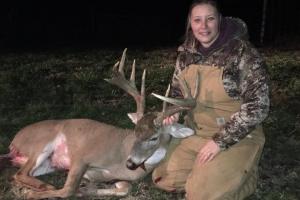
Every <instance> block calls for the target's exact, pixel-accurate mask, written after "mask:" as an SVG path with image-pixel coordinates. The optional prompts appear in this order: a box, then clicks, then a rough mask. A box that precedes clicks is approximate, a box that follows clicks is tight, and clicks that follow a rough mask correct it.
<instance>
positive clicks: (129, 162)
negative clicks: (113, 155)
mask: <svg viewBox="0 0 300 200" xmlns="http://www.w3.org/2000/svg"><path fill="white" fill-rule="evenodd" d="M126 167H127V168H128V169H130V170H135V169H136V168H138V165H137V164H135V163H134V162H133V161H132V160H131V159H130V158H129V159H128V160H127V161H126Z"/></svg>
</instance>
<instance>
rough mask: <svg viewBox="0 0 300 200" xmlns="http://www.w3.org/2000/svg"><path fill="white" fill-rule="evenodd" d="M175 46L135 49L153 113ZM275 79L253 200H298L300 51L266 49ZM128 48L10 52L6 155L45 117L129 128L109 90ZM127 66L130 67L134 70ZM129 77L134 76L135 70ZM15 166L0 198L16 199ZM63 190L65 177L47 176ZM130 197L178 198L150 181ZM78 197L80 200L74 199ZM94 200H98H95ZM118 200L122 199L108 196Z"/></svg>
mask: <svg viewBox="0 0 300 200" xmlns="http://www.w3.org/2000/svg"><path fill="white" fill-rule="evenodd" d="M175 50H176V49H175V48H165V49H156V50H141V49H129V50H128V51H127V58H128V59H127V62H126V65H127V66H130V65H131V63H132V61H133V58H135V59H136V63H137V75H136V77H137V80H136V82H137V85H138V87H139V85H140V79H139V78H138V77H141V73H142V71H143V69H147V78H146V94H147V109H151V110H158V109H160V107H161V102H160V101H158V100H156V99H154V98H153V97H151V96H150V95H149V94H150V93H151V92H156V93H160V94H162V93H164V91H165V89H166V87H167V84H168V83H169V81H170V80H171V76H172V72H173V65H174V63H175V58H176V53H175ZM261 51H262V53H263V55H264V57H265V59H266V62H267V65H268V69H269V73H270V78H271V85H272V93H271V101H272V105H271V111H270V114H269V117H268V118H267V119H266V120H265V122H264V124H263V125H264V129H265V134H266V139H267V140H266V145H265V149H264V152H263V156H262V160H261V163H260V174H261V176H260V179H259V186H258V189H257V192H256V193H255V194H253V195H252V196H251V197H249V198H248V200H261V199H266V200H277V199H278V200H281V199H283V200H296V199H298V197H299V196H300V186H299V181H300V179H299V176H300V157H299V155H300V133H299V127H300V123H299V121H300V120H299V119H300V115H299V108H300V105H299V104H300V103H299V96H300V77H299V76H300V75H299V74H300V52H299V51H279V50H268V49H261ZM121 52H122V49H114V50H111V49H105V50H103V49H101V50H97V49H89V50H87V49H85V50H80V49H79V50H74V49H73V50H70V49H68V50H67V49H64V50H56V51H43V52H23V53H6V54H2V55H1V56H0V94H1V95H0V113H1V115H0V153H7V151H8V148H7V147H8V145H9V143H10V141H11V140H12V138H13V137H14V135H15V133H16V132H17V131H18V130H19V129H20V128H22V127H24V126H25V125H27V124H30V123H33V122H37V121H40V120H44V119H62V118H91V119H95V120H98V121H102V122H106V123H109V124H114V125H116V126H120V127H124V128H131V127H132V124H131V123H130V121H129V119H127V117H126V113H127V112H132V111H133V110H134V109H135V105H134V101H133V100H132V98H131V97H129V96H127V95H126V94H124V92H122V91H121V90H119V89H117V88H115V87H114V86H111V85H109V84H108V83H106V82H105V81H103V79H104V78H107V77H109V76H110V70H111V67H112V66H113V65H114V63H115V62H116V61H117V60H118V59H119V58H120V56H121ZM128 68H129V67H128ZM128 68H127V69H126V74H129V69H128ZM15 171H16V169H15V168H9V169H5V170H4V171H2V172H0V199H1V200H8V199H17V198H16V197H15V196H14V193H13V191H14V190H13V189H12V188H11V185H10V177H11V176H12V175H13V173H15ZM42 178H43V179H45V180H47V181H48V182H52V183H54V184H55V185H58V186H59V185H62V184H63V181H64V178H65V174H64V173H62V172H60V173H55V174H53V175H47V176H44V177H42ZM133 185H134V187H133V191H132V192H131V194H130V195H129V196H127V197H125V198H123V199H124V200H130V199H141V200H147V199H159V200H164V199H180V198H182V195H180V194H169V193H166V192H163V191H161V190H158V189H156V188H154V187H153V185H152V183H151V178H150V176H147V177H146V178H145V179H144V180H142V181H136V182H134V183H133ZM70 199H76V198H70ZM91 199H92V198H91ZM104 199H110V200H113V199H119V198H104Z"/></svg>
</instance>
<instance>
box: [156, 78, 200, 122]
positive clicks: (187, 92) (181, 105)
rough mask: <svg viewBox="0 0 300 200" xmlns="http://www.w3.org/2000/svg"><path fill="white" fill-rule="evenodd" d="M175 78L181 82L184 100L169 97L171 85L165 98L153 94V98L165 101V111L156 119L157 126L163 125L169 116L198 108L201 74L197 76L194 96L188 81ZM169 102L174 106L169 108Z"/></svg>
mask: <svg viewBox="0 0 300 200" xmlns="http://www.w3.org/2000/svg"><path fill="white" fill-rule="evenodd" d="M175 78H176V79H177V80H178V82H179V86H180V89H181V91H182V93H183V96H184V98H183V99H176V98H170V97H168V95H169V92H170V85H169V87H168V89H167V92H166V94H165V96H161V95H159V94H155V93H152V95H153V96H155V97H156V98H159V99H161V100H163V101H164V103H163V110H162V112H161V113H159V114H158V116H157V118H156V119H155V124H157V125H161V124H162V121H163V120H164V119H165V118H166V117H168V116H171V115H173V114H175V113H178V112H180V111H183V110H190V109H193V108H194V107H195V106H196V98H197V96H198V94H199V74H198V73H197V76H196V84H195V89H194V95H192V94H191V89H190V88H189V86H188V84H187V82H186V80H182V79H181V78H179V77H178V76H175ZM167 102H168V103H171V104H173V105H174V106H171V107H169V108H167Z"/></svg>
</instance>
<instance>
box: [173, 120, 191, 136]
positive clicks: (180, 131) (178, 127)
mask: <svg viewBox="0 0 300 200" xmlns="http://www.w3.org/2000/svg"><path fill="white" fill-rule="evenodd" d="M169 133H170V135H172V136H173V137H175V138H186V137H189V136H191V135H194V134H195V131H194V130H193V129H191V128H188V127H186V126H184V125H182V124H178V123H174V124H172V125H171V131H170V132H169Z"/></svg>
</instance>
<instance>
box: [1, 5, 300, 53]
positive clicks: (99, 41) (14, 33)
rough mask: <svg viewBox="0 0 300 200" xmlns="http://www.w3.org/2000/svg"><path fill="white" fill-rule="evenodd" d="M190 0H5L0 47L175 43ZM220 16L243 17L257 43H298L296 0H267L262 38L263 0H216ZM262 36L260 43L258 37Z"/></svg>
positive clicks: (178, 42) (181, 33)
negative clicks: (220, 11) (217, 0)
mask: <svg viewBox="0 0 300 200" xmlns="http://www.w3.org/2000/svg"><path fill="white" fill-rule="evenodd" d="M190 2H191V0H177V1H176V0H174V1H169V0H160V1H158V0H154V1H143V0H140V1H130V0H127V1H126V0H123V1H120V0H117V1H112V0H110V1H104V0H101V1H100V0H99V1H78V2H75V1H41V0H40V1H9V2H6V3H4V2H3V3H1V4H2V5H0V28H1V29H0V46H1V48H4V49H5V48H34V47H59V46H73V45H74V46H77V45H87V46H110V47H114V46H166V45H172V46H176V45H178V44H180V42H181V41H182V36H183V34H184V30H185V22H186V16H187V11H188V6H189V4H190ZM219 2H220V5H221V9H222V13H223V15H224V16H233V17H239V18H241V19H243V20H244V21H245V22H246V23H247V25H248V29H249V34H250V40H251V41H252V42H253V43H254V44H256V45H265V46H266V45H273V46H291V45H292V46H296V47H298V43H299V36H298V35H299V34H300V23H299V19H300V17H299V16H300V15H299V12H300V7H299V6H296V0H268V2H267V10H266V26H265V35H264V37H263V38H262V39H263V41H261V38H260V32H261V24H262V11H263V2H264V1H263V0H251V1H250V0H248V1H242V0H220V1H219ZM262 42H263V43H262Z"/></svg>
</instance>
